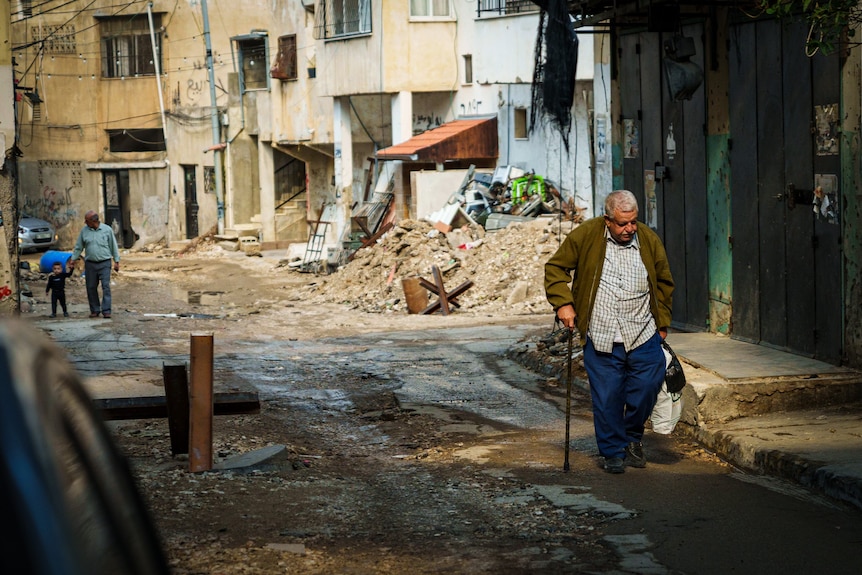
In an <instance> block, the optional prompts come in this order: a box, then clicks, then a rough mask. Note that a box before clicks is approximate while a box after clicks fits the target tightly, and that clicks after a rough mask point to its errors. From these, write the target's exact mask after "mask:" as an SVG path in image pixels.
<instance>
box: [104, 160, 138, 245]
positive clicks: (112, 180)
mask: <svg viewBox="0 0 862 575" xmlns="http://www.w3.org/2000/svg"><path fill="white" fill-rule="evenodd" d="M102 190H103V196H104V198H103V199H104V202H105V215H104V218H103V223H106V224H108V225H109V226H111V228H112V229H113V230H114V236H116V238H117V245H118V246H120V247H121V248H130V247H132V246H133V245H134V244H135V240H136V239H137V236H136V234H135V232H134V230H133V229H132V221H131V214H130V213H129V172H128V170H107V171H104V172H102Z"/></svg>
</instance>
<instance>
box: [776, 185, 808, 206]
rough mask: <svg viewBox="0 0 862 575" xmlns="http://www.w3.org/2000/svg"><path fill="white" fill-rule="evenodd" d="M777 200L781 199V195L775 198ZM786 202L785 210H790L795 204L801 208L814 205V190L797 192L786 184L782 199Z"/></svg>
mask: <svg viewBox="0 0 862 575" xmlns="http://www.w3.org/2000/svg"><path fill="white" fill-rule="evenodd" d="M776 198H777V199H782V197H781V194H778V195H777V196H776ZM783 199H785V200H786V201H787V209H788V210H792V209H793V208H795V207H796V204H802V205H803V206H812V205H814V190H797V189H796V186H794V185H793V184H787V188H786V193H785V194H784V198H783Z"/></svg>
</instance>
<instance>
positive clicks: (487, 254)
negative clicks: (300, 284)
mask: <svg viewBox="0 0 862 575" xmlns="http://www.w3.org/2000/svg"><path fill="white" fill-rule="evenodd" d="M576 225H577V224H575V223H573V222H571V221H562V219H560V218H558V217H549V216H542V217H538V218H535V219H531V220H530V221H525V222H515V223H511V224H509V225H507V226H506V227H505V228H502V229H500V230H497V231H494V232H487V231H486V230H485V228H483V227H482V226H481V225H478V224H475V223H473V224H468V225H464V226H461V227H457V228H453V229H452V230H450V231H448V233H444V232H442V231H441V230H440V229H438V228H435V227H434V226H432V225H431V224H430V223H429V222H427V221H418V220H402V221H401V222H399V223H398V224H396V225H395V226H394V227H393V228H392V229H390V230H389V231H388V232H387V233H386V234H384V235H383V236H382V237H381V238H380V239H379V240H378V241H377V242H376V243H374V244H372V245H370V246H368V247H366V248H363V249H360V250H358V251H356V252H355V253H354V254H353V259H352V260H351V261H350V262H349V263H348V264H346V265H344V266H341V267H340V268H339V269H338V270H336V271H335V272H334V273H332V274H330V275H328V276H321V278H320V281H318V282H317V283H316V284H315V285H313V286H311V287H310V288H309V289H310V290H311V292H310V293H309V294H308V298H309V300H310V301H312V302H315V301H318V302H329V303H333V302H335V303H348V304H350V305H351V306H352V307H353V308H354V309H359V310H362V311H366V312H402V313H407V303H406V300H405V294H404V289H403V287H402V280H403V279H405V278H415V277H422V278H425V279H427V280H428V281H430V282H432V283H433V282H434V280H433V277H432V267H433V266H436V267H437V268H438V269H439V270H440V272H441V273H442V277H443V280H444V284H445V286H446V288H447V290H448V289H451V288H453V287H455V286H457V285H460V284H461V283H463V282H465V281H468V280H469V281H472V282H473V286H472V287H471V288H470V289H468V290H467V291H465V292H463V293H462V294H461V295H460V296H458V297H457V304H458V305H459V307H458V308H457V309H458V311H459V312H463V311H467V312H471V313H495V314H499V313H508V314H536V313H548V314H551V313H552V310H551V308H550V305H549V304H548V302H547V300H546V299H545V292H544V286H543V283H544V264H545V262H546V261H547V260H548V258H550V256H551V255H552V254H553V253H554V252H555V251H556V250H557V248H558V247H559V245H560V242H561V241H562V239H563V237H565V234H567V233H568V232H569V231H571V230H572V229H573V228H574V227H575V226H576ZM434 297H435V296H433V295H431V299H432V301H433V299H434Z"/></svg>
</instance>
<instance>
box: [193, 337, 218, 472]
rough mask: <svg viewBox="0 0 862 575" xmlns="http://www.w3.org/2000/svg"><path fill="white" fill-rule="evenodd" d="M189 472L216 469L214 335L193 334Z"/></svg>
mask: <svg viewBox="0 0 862 575" xmlns="http://www.w3.org/2000/svg"><path fill="white" fill-rule="evenodd" d="M190 358H191V362H190V366H191V369H190V371H191V386H190V387H189V408H190V417H189V471H191V472H192V473H194V472H196V471H208V470H210V469H212V467H213V336H212V334H194V333H193V334H191V352H190Z"/></svg>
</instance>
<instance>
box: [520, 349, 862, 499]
mask: <svg viewBox="0 0 862 575" xmlns="http://www.w3.org/2000/svg"><path fill="white" fill-rule="evenodd" d="M558 347H559V345H556V346H553V345H552V346H549V347H547V348H543V346H542V345H541V344H540V345H539V346H537V345H536V344H535V343H524V342H521V343H519V344H517V345H515V346H513V347H512V348H511V349H510V350H508V351H507V352H506V356H507V357H508V358H509V359H511V360H513V361H515V362H517V363H519V364H521V365H523V366H524V367H526V368H528V369H530V370H532V371H534V372H536V373H539V374H541V375H544V376H547V377H549V378H551V377H553V378H557V379H559V381H560V382H564V381H565V378H566V367H567V366H566V358H565V352H564V353H562V354H560V353H559V352H560V350H559V349H556V348H558ZM681 360H682V361H683V366H684V370H685V373H686V379H687V381H688V383H687V385H686V388H685V389H684V391H683V414H682V418H681V419H680V423H679V424H678V425H677V427H676V429H675V430H674V433H679V434H683V435H685V436H687V437H691V438H693V439H695V440H696V441H698V442H699V443H701V444H702V445H703V446H704V447H706V448H707V449H709V450H711V451H713V452H714V453H716V454H717V455H718V456H719V457H721V458H722V459H724V460H725V461H727V462H729V463H731V464H732V465H734V466H736V467H738V468H740V469H743V470H745V471H748V472H752V473H756V474H761V475H768V476H771V477H777V478H781V479H786V480H789V481H793V482H795V483H798V484H799V485H802V486H804V487H806V488H809V489H812V490H815V491H816V492H818V493H822V494H823V495H826V496H828V497H830V498H832V499H835V500H838V501H842V502H845V503H848V504H850V505H852V506H855V507H856V508H859V509H862V403H859V400H860V398H862V377H859V375H858V374H856V375H853V374H851V375H847V374H823V375H817V376H813V377H793V378H786V377H785V378H782V377H764V378H759V379H748V380H744V381H727V380H725V379H723V378H722V377H720V376H718V375H716V374H714V373H712V372H710V371H708V370H705V369H701V368H699V367H697V366H694V365H692V364H691V363H688V362H686V361H685V358H681ZM575 361H576V362H577V361H578V359H576V360H575ZM574 376H575V377H574V385H576V386H577V387H579V388H582V389H584V390H585V391H587V392H589V384H588V382H587V381H586V378H585V376H584V374H583V367H582V366H580V365H578V366H577V367H576V370H575V373H574Z"/></svg>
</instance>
